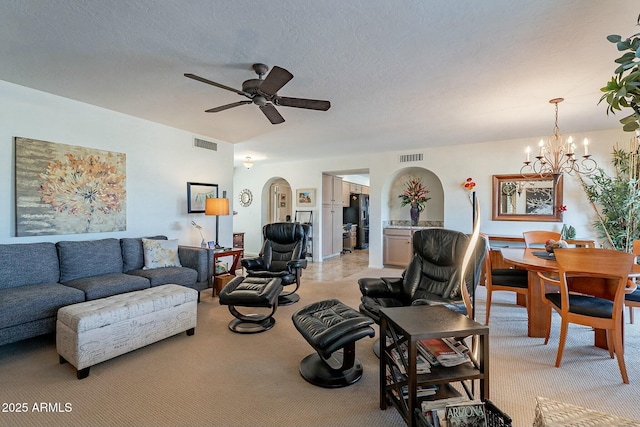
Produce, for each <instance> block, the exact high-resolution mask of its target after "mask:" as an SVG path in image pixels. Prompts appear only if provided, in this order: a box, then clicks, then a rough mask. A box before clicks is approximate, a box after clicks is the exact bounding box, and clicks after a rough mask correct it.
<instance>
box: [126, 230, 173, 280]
mask: <svg viewBox="0 0 640 427" xmlns="http://www.w3.org/2000/svg"><path fill="white" fill-rule="evenodd" d="M146 238H147V239H156V240H167V236H152V237H146ZM120 247H121V248H122V264H123V266H122V271H124V272H125V273H126V272H128V271H131V270H140V269H141V268H142V267H144V249H143V247H142V238H140V237H123V238H122V239H120Z"/></svg>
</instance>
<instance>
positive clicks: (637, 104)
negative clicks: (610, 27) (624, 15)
mask: <svg viewBox="0 0 640 427" xmlns="http://www.w3.org/2000/svg"><path fill="white" fill-rule="evenodd" d="M636 23H637V25H639V26H640V15H638V19H637V21H636ZM607 40H609V41H610V42H611V43H615V44H616V47H617V48H618V51H619V52H624V53H623V55H622V56H621V57H619V58H617V59H616V60H615V62H616V63H617V64H620V65H619V66H618V67H617V68H616V70H615V71H614V76H613V77H612V78H611V80H610V81H609V82H608V83H607V85H606V86H605V87H603V88H602V89H600V90H601V91H602V92H604V95H602V97H601V98H600V101H599V102H598V104H599V103H600V102H602V101H606V102H607V104H608V106H607V114H609V113H613V114H615V112H616V110H617V111H621V110H622V108H631V109H632V110H633V114H631V115H629V116H627V117H624V118H623V119H620V123H622V125H623V127H622V129H623V130H625V131H627V132H632V131H634V130H636V129H638V128H640V33H636V34H634V35H632V36H630V37H627V38H626V39H624V40H623V39H622V36H619V35H615V34H614V35H610V36H607Z"/></svg>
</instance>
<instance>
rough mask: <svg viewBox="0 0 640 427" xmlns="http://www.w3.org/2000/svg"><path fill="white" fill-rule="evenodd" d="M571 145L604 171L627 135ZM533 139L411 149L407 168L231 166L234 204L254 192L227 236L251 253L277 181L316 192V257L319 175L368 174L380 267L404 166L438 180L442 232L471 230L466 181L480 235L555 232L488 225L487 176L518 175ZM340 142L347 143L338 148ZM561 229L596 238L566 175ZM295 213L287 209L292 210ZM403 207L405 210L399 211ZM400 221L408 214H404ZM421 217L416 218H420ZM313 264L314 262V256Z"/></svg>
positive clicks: (307, 163)
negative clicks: (266, 192)
mask: <svg viewBox="0 0 640 427" xmlns="http://www.w3.org/2000/svg"><path fill="white" fill-rule="evenodd" d="M572 135H573V137H574V139H575V140H577V141H581V140H582V139H583V138H585V137H588V138H589V140H590V146H589V149H590V152H591V153H592V154H593V158H594V159H595V160H596V161H597V162H598V163H599V165H600V166H601V167H603V168H605V169H610V161H611V152H612V150H613V146H614V145H615V144H616V143H620V145H621V147H627V146H628V145H627V144H628V141H629V140H630V139H631V136H632V135H631V134H629V133H626V132H623V131H622V130H619V129H613V130H607V131H598V132H589V133H579V134H576V133H573V134H572ZM545 136H547V135H541V136H538V137H536V138H530V139H526V140H525V139H523V140H512V141H498V142H487V143H482V144H472V145H458V146H449V147H437V148H424V149H421V150H413V151H412V153H418V152H421V153H424V160H423V161H420V162H412V163H404V164H400V163H399V155H400V154H410V153H401V152H392V153H384V154H382V155H381V154H379V153H369V154H367V153H359V154H358V155H357V156H353V157H337V158H331V159H313V160H300V161H296V162H287V163H269V164H260V163H259V162H258V163H256V165H255V166H254V167H253V168H252V169H250V170H246V169H244V168H236V171H235V174H234V188H236V189H238V190H237V191H236V193H235V194H234V197H236V198H237V196H238V194H237V193H238V192H239V189H241V188H249V189H251V191H252V192H253V193H254V196H255V198H254V202H253V204H252V205H251V206H250V207H249V208H242V207H239V208H238V215H237V216H236V221H235V222H234V230H235V231H244V232H245V233H246V234H245V245H246V251H247V252H248V253H256V252H257V251H258V250H259V248H260V244H261V235H260V230H261V227H262V225H263V224H264V221H263V219H264V217H263V215H261V205H262V200H261V196H260V194H261V190H262V186H263V183H265V182H267V181H268V180H269V179H271V178H272V177H274V176H279V177H283V178H285V179H286V180H287V181H288V182H289V183H290V184H291V187H292V189H294V190H295V189H296V188H316V189H317V194H318V201H317V204H316V208H315V209H314V223H315V224H314V239H315V242H314V243H315V253H316V254H318V253H320V252H319V248H320V246H319V241H318V240H319V236H321V235H322V234H321V232H320V230H319V228H320V226H321V224H322V221H321V218H320V214H321V209H320V208H319V207H320V206H321V203H322V202H321V200H320V197H321V194H322V191H321V185H322V172H323V171H332V170H344V171H347V170H349V169H354V170H356V169H369V176H370V183H369V187H370V229H369V241H370V246H369V265H370V266H371V267H374V268H376V267H380V266H382V221H383V220H388V219H396V218H390V217H389V216H390V209H389V199H390V198H391V197H394V196H395V197H397V195H395V194H391V192H392V190H391V186H392V183H393V178H394V176H395V175H397V172H398V171H400V170H402V169H404V168H406V167H414V166H417V167H422V168H425V169H428V170H430V171H432V172H433V173H435V175H437V176H438V178H439V179H440V181H441V182H442V187H443V189H444V225H445V227H446V228H451V229H456V230H460V231H463V232H470V231H471V204H470V202H469V200H468V197H467V192H466V190H464V189H463V187H462V183H463V182H464V181H465V180H466V179H467V178H468V177H471V178H473V180H474V181H475V182H476V184H477V186H476V194H477V197H478V200H479V201H480V209H481V229H482V231H483V232H486V233H489V234H500V235H521V233H522V231H524V230H531V229H541V230H556V231H560V229H561V228H562V223H553V222H520V221H492V220H491V186H492V175H497V174H517V173H519V172H520V167H521V166H522V161H523V160H524V150H525V147H526V146H527V145H531V146H534V147H535V146H536V144H537V141H538V140H539V139H540V138H541V137H545ZM345 143H347V142H345ZM563 203H564V205H566V206H567V211H566V212H565V213H564V223H566V224H569V225H573V226H574V227H575V228H576V235H577V237H579V238H590V239H596V240H597V235H596V233H595V232H594V230H593V228H592V226H591V224H592V222H593V221H594V219H595V217H594V215H593V209H592V207H591V205H590V204H589V203H588V202H587V200H586V197H585V195H584V193H583V191H582V189H581V187H580V185H579V183H578V181H577V180H576V179H575V178H573V177H571V176H565V180H564V201H563ZM294 209H295V207H294ZM407 209H408V208H407ZM407 216H408V214H407ZM421 219H423V218H421ZM314 261H321V260H320V259H319V258H317V257H314Z"/></svg>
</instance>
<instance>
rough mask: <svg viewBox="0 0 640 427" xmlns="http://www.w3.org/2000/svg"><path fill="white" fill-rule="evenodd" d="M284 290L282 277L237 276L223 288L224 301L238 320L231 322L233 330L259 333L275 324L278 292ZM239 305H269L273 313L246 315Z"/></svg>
mask: <svg viewBox="0 0 640 427" xmlns="http://www.w3.org/2000/svg"><path fill="white" fill-rule="evenodd" d="M280 292H282V284H281V281H280V279H263V278H260V277H240V276H238V277H236V278H234V279H232V280H231V281H230V282H229V283H227V284H226V285H225V287H224V288H222V290H221V291H220V296H219V298H220V304H222V305H227V306H229V311H230V312H231V314H233V316H234V317H235V319H233V320H232V321H231V322H230V323H229V329H231V330H232V331H233V332H237V333H240V334H255V333H257V332H264V331H267V330H269V329H271V328H272V327H273V325H274V324H275V323H276V319H274V318H273V314H274V313H275V312H276V309H277V308H278V295H280ZM236 306H240V307H265V308H268V309H270V310H271V312H270V313H269V314H259V313H251V314H242V313H240V312H239V311H238V310H237V309H236Z"/></svg>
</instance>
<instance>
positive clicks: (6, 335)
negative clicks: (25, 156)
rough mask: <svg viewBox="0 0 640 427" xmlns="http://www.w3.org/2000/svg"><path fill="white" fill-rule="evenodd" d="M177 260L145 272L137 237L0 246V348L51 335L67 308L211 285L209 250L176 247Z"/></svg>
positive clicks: (203, 287) (158, 237) (211, 255)
mask: <svg viewBox="0 0 640 427" xmlns="http://www.w3.org/2000/svg"><path fill="white" fill-rule="evenodd" d="M150 238H152V239H163V240H164V239H166V237H165V236H154V237H150ZM178 255H179V258H180V264H181V265H182V267H162V268H155V269H144V268H143V266H144V251H143V244H142V239H141V238H122V239H100V240H88V241H62V242H58V243H44V242H43V243H16V244H4V245H0V345H4V344H8V343H11V342H15V341H19V340H23V339H26V338H31V337H34V336H38V335H42V334H47V333H51V332H54V331H55V324H56V314H57V312H58V309H59V308H60V307H64V306H66V305H69V304H75V303H78V302H83V301H89V300H94V299H98V298H105V297H108V296H111V295H116V294H122V293H125V292H131V291H137V290H140V289H146V288H149V287H153V286H159V285H164V284H168V283H175V284H179V285H183V286H187V287H189V288H193V289H195V290H197V291H201V290H203V289H206V288H207V287H210V286H211V277H212V268H213V252H212V251H210V250H207V249H202V248H197V247H191V246H179V247H178Z"/></svg>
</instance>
